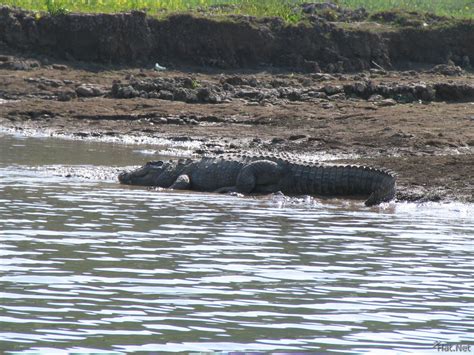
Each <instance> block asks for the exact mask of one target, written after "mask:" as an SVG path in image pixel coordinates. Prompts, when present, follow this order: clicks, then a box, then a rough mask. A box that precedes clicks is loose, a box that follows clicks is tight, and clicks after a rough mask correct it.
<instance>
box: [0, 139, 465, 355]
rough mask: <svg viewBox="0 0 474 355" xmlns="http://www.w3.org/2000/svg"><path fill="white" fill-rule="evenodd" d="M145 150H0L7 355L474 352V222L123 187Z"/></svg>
mask: <svg viewBox="0 0 474 355" xmlns="http://www.w3.org/2000/svg"><path fill="white" fill-rule="evenodd" d="M149 149H150V147H140V146H136V145H135V146H132V145H128V146H126V145H118V144H111V143H97V142H96V143H93V142H81V141H71V140H59V139H51V138H43V139H39V138H26V137H21V136H11V135H6V134H3V135H0V152H1V155H0V202H1V203H0V255H1V259H0V352H2V351H3V352H6V353H29V354H31V353H34V354H43V353H44V354H54V353H59V354H63V353H68V352H69V353H71V352H74V353H101V352H104V353H108V354H118V353H131V352H134V353H136V352H143V353H148V352H160V353H161V352H206V351H222V352H229V351H253V352H271V351H275V352H277V351H278V352H286V353H290V352H306V353H312V352H316V353H320V352H324V353H326V352H340V353H377V354H379V353H381V352H382V351H384V353H405V352H406V353H439V352H440V351H438V350H443V348H441V349H440V348H439V346H440V345H444V346H449V345H455V346H458V347H459V346H463V347H464V348H463V349H469V350H470V352H471V353H474V276H473V273H472V270H474V244H473V238H474V211H473V206H472V205H466V204H457V203H451V204H435V203H431V204H425V205H417V204H406V203H400V204H394V203H392V204H388V205H386V206H382V207H377V208H373V209H368V208H365V207H363V204H362V201H344V200H335V201H334V200H330V201H321V200H318V199H310V198H302V199H291V200H287V199H284V198H283V197H281V196H269V197H260V198H242V197H240V198H239V197H235V196H226V195H214V194H200V193H188V192H187V193H183V192H179V193H178V192H169V191H160V192H158V191H147V190H146V189H144V188H140V187H126V186H121V185H119V184H118V183H117V182H116V181H115V180H114V179H113V178H114V175H115V171H116V170H118V169H119V167H123V166H128V165H137V164H141V163H143V162H145V161H146V160H147V158H149V157H147V156H146V155H145V153H148V152H149ZM68 171H69V172H72V173H70V174H68V173H67V172H68ZM66 176H70V177H66ZM437 342H440V343H437ZM436 344H438V348H436V346H435V345H436ZM446 349H447V348H444V350H446Z"/></svg>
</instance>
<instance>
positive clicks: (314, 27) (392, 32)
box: [0, 7, 474, 72]
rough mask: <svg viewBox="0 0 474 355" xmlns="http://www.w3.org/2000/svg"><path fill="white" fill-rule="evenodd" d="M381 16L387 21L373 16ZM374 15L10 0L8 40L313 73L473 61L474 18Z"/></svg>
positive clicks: (137, 57) (76, 52) (118, 55)
mask: <svg viewBox="0 0 474 355" xmlns="http://www.w3.org/2000/svg"><path fill="white" fill-rule="evenodd" d="M377 19H378V20H380V21H379V22H381V23H382V22H383V24H380V23H375V22H373V21H375V20H377ZM367 20H368V19H367V18H366V16H365V17H364V16H363V17H362V18H357V17H356V18H354V19H352V18H351V19H350V20H346V22H343V23H341V22H329V21H327V20H326V19H324V18H323V17H321V16H318V15H317V14H315V13H308V14H307V16H306V17H305V19H304V21H302V22H301V23H299V24H296V25H289V24H286V23H284V22H283V21H282V20H281V19H278V18H264V19H255V18H251V17H243V16H240V17H237V16H229V17H227V18H224V19H222V18H220V19H216V18H204V17H195V16H191V15H182V14H181V15H172V16H169V17H166V18H164V19H157V18H153V17H149V16H147V15H146V14H145V13H144V12H138V11H137V12H132V13H122V14H62V15H55V16H52V15H49V14H42V15H41V16H36V15H35V14H33V13H31V12H26V11H21V10H17V9H11V8H8V7H2V8H0V41H1V42H3V46H4V47H8V48H12V49H15V50H24V51H27V52H30V53H31V52H34V53H41V54H46V55H53V56H55V57H59V58H63V59H68V60H70V59H76V60H82V61H92V62H99V63H123V64H133V65H140V63H151V62H153V63H154V62H160V63H165V64H167V65H170V64H171V65H176V64H186V65H199V66H214V67H220V68H243V67H255V66H260V65H262V64H263V65H267V66H268V65H271V66H279V67H281V66H283V67H290V68H296V69H298V70H303V71H307V72H320V71H321V70H322V71H327V72H341V71H354V70H364V69H368V68H371V67H374V66H379V67H383V68H385V69H388V68H392V67H396V66H397V65H399V64H402V63H403V64H406V63H407V62H417V63H420V62H421V63H446V61H448V60H452V61H453V62H454V63H455V64H458V65H468V64H469V60H473V58H474V24H473V22H472V21H468V20H466V21H453V20H452V21H447V20H446V21H445V22H441V23H437V22H433V23H426V22H422V23H421V26H418V25H419V24H418V25H417V26H413V24H411V23H410V24H409V25H407V26H402V27H400V26H398V25H397V26H394V25H393V24H391V23H390V20H391V17H390V16H387V15H385V16H379V17H374V18H372V20H371V21H367ZM358 21H359V22H358ZM360 21H363V22H360ZM387 21H388V24H387ZM427 21H428V20H427ZM428 22H429V21H428Z"/></svg>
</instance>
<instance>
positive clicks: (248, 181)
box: [118, 153, 396, 206]
mask: <svg viewBox="0 0 474 355" xmlns="http://www.w3.org/2000/svg"><path fill="white" fill-rule="evenodd" d="M118 179H119V181H120V182H121V183H122V184H129V185H142V186H154V187H163V188H171V189H179V190H195V191H208V192H220V193H225V192H239V193H243V194H250V193H274V192H278V191H281V192H282V193H284V194H288V195H320V196H337V195H338V196H357V195H358V196H368V198H367V200H366V201H365V205H366V206H372V205H376V204H379V203H381V202H386V201H390V200H392V199H393V198H394V196H395V189H396V176H395V174H394V173H392V172H391V171H389V170H385V169H378V168H373V167H368V166H357V165H335V164H334V165H332V164H323V163H320V162H317V161H312V160H305V159H302V158H300V157H296V156H292V155H289V154H236V153H234V154H225V155H221V156H212V157H202V158H200V159H179V160H169V161H152V162H148V163H146V164H145V165H144V166H142V167H140V168H138V169H136V170H133V171H130V172H125V171H124V172H122V173H120V174H119V176H118Z"/></svg>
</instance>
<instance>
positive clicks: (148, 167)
mask: <svg viewBox="0 0 474 355" xmlns="http://www.w3.org/2000/svg"><path fill="white" fill-rule="evenodd" d="M165 169H166V164H165V163H164V162H162V161H151V162H148V163H146V164H145V165H143V166H142V167H141V168H138V169H136V170H133V171H129V172H127V171H124V172H122V173H120V174H119V176H118V179H119V181H120V183H122V184H127V185H141V186H156V185H158V183H157V181H158V177H159V176H160V174H161V173H162V172H163V171H164V170H165Z"/></svg>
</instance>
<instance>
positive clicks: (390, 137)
mask: <svg viewBox="0 0 474 355" xmlns="http://www.w3.org/2000/svg"><path fill="white" fill-rule="evenodd" d="M0 59H1V58H0ZM2 60H3V63H23V64H25V61H26V64H25V65H18V68H16V69H27V70H13V69H15V68H13V67H12V66H8V65H4V66H3V67H2V66H0V68H3V69H0V82H1V85H0V103H1V104H0V126H3V127H6V128H10V129H17V130H24V129H34V130H39V131H45V130H47V131H51V132H54V133H56V134H72V135H75V136H76V137H78V138H81V137H91V136H92V137H102V136H109V137H116V138H118V139H120V138H121V137H124V136H125V135H132V136H136V137H145V136H146V137H155V138H168V139H170V140H175V141H185V140H198V141H200V142H201V147H200V148H199V149H198V152H200V153H202V152H204V151H225V150H229V149H243V150H248V149H264V150H271V151H291V152H294V153H298V154H305V155H308V154H309V155H312V154H314V155H318V156H324V154H329V156H332V157H335V156H336V157H340V158H342V159H339V160H340V161H344V162H351V163H359V164H367V165H372V166H378V167H386V168H389V169H392V170H393V171H395V172H396V173H397V174H398V194H397V198H398V200H409V201H439V200H457V201H469V202H474V179H473V176H474V155H473V153H474V102H473V100H471V99H470V98H469V96H468V97H467V99H464V100H454V101H450V102H445V101H439V100H437V99H435V98H434V97H433V98H432V99H431V100H430V99H429V100H426V101H423V100H419V99H414V98H411V99H410V100H406V98H399V97H398V98H397V97H395V98H390V97H388V98H387V97H381V96H377V95H371V97H358V96H357V95H349V94H347V92H346V93H345V92H344V88H347V87H348V86H349V85H353V84H354V83H358V82H363V83H370V85H379V86H380V85H382V86H388V87H393V86H394V85H398V87H400V86H402V87H404V86H406V87H410V86H413V85H424V86H430V85H435V84H440V83H441V84H442V83H447V84H450V85H461V86H462V85H470V84H472V83H473V81H474V76H473V75H472V74H469V73H467V74H466V73H464V74H462V75H455V76H446V75H442V74H438V73H428V72H413V71H411V72H385V71H377V70H372V71H371V72H365V73H358V74H344V75H342V74H333V75H329V74H292V73H281V72H279V73H278V72H264V71H263V72H262V71H260V72H238V73H236V72H196V71H194V70H193V69H192V68H188V69H186V70H182V71H168V70H167V71H160V72H157V71H154V70H152V69H151V68H150V69H113V68H110V67H90V66H81V65H79V64H77V65H75V66H68V65H64V64H53V63H48V62H46V63H45V62H42V63H39V62H38V63H36V64H35V61H33V62H28V59H25V58H22V59H19V58H16V57H14V56H10V57H8V58H7V57H4V58H3V59H2ZM157 80H158V81H160V80H161V81H160V82H163V80H164V81H165V82H166V83H167V84H166V85H168V84H169V83H171V84H170V85H172V86H173V85H175V86H179V85H181V84H182V83H185V85H186V83H188V84H187V85H190V86H191V87H192V89H190V90H191V91H192V90H193V89H196V90H197V91H196V90H195V91H196V92H199V89H200V88H210V89H209V90H207V89H206V90H207V91H205V92H201V93H200V94H199V95H201V94H202V95H204V96H205V97H204V99H202V100H198V102H196V100H194V102H191V101H193V100H190V99H189V98H188V97H186V96H184V97H183V98H182V99H180V98H179V97H177V94H176V92H177V91H175V95H174V98H172V99H170V98H169V97H168V98H167V97H166V95H168V94H169V91H170V90H171V91H173V90H175V89H176V88H175V87H171V88H170V89H169V90H167V91H166V93H165V94H166V95H164V94H162V93H163V92H165V91H160V93H161V94H160V93H159V95H152V94H150V90H148V91H146V90H145V91H142V92H138V94H137V92H135V95H130V96H137V95H138V97H133V98H123V97H124V96H127V95H128V94H127V93H125V94H123V92H124V91H123V90H122V91H121V92H122V94H120V95H118V94H117V93H116V92H117V86H120V87H122V88H127V87H129V86H132V88H133V87H135V88H136V87H137V85H138V86H140V85H142V86H143V85H145V84H147V83H148V84H150V83H153V82H155V81H157ZM114 83H115V89H114ZM137 83H138V84H137ZM226 83H227V84H229V83H232V84H229V85H227V86H225V85H224V84H226ZM80 87H82V89H80ZM222 88H224V89H222ZM341 88H342V89H341ZM114 90H115V91H114ZM127 90H128V89H127ZM176 90H178V91H179V90H180V88H177V89H176ZM216 90H217V91H216ZM226 90H227V91H226ZM275 90H279V91H278V92H279V94H275V92H276V91H275ZM392 91H393V90H392ZM114 92H115V94H114ZM216 93H217V94H218V95H220V96H218V97H217V99H215V98H214V97H213V96H212V95H214V94H216ZM228 93H230V94H228ZM259 93H260V94H259ZM209 94H211V96H209ZM160 95H161V96H160ZM163 95H164V96H163ZM199 95H198V96H199ZM202 95H201V96H202ZM206 95H207V96H206ZM390 95H391V94H390ZM140 96H141V97H140ZM157 96H158V97H161V98H158V97H157ZM461 96H462V95H461ZM118 97H122V98H118ZM209 97H211V98H210V99H209ZM185 101H188V102H185ZM406 101H408V102H406ZM403 102H406V103H403ZM141 163H142V162H137V164H141Z"/></svg>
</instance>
